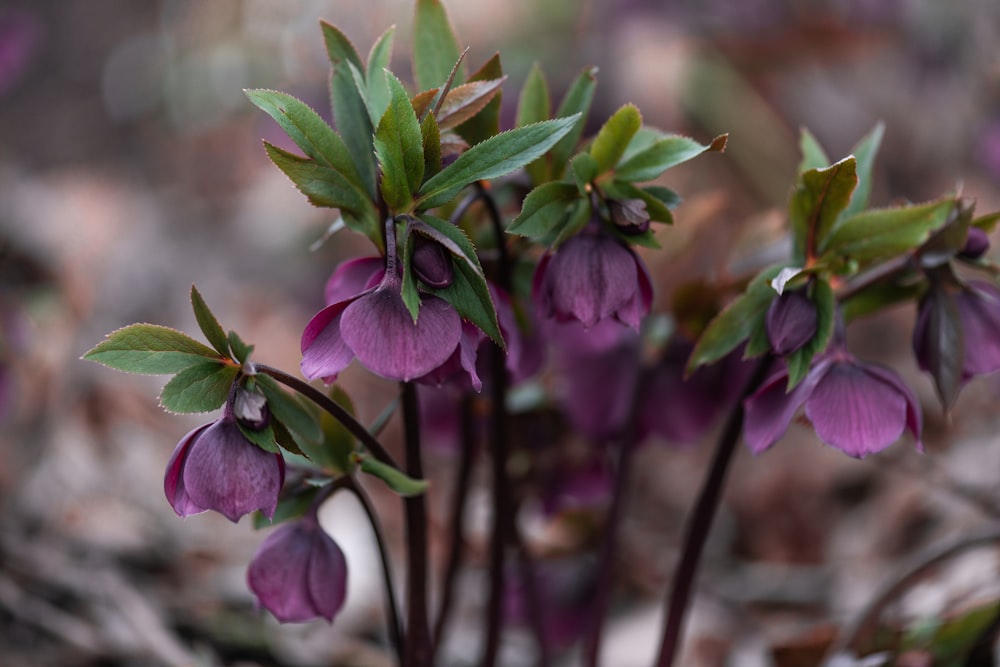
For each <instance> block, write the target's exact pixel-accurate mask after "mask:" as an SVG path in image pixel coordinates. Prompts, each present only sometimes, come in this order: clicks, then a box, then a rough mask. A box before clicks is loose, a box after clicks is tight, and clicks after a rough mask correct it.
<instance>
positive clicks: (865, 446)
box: [743, 347, 922, 458]
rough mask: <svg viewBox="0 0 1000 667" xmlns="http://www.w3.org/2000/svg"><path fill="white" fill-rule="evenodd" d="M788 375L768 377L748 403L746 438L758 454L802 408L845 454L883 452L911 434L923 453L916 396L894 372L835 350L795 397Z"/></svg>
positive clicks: (827, 440)
mask: <svg viewBox="0 0 1000 667" xmlns="http://www.w3.org/2000/svg"><path fill="white" fill-rule="evenodd" d="M787 382H788V371H787V370H781V371H779V372H777V373H775V374H773V375H772V376H771V377H770V378H768V379H767V380H766V381H765V382H764V384H763V385H761V387H760V389H758V390H757V391H756V392H755V393H754V394H753V395H751V396H750V397H749V398H747V399H746V401H745V402H744V408H745V409H746V415H745V421H744V424H743V437H744V439H745V440H746V442H747V445H748V446H749V447H750V450H751V451H753V453H755V454H759V453H760V452H763V451H764V450H766V449H768V448H769V447H770V446H771V445H773V444H774V443H775V442H777V441H778V440H779V439H780V438H781V436H782V435H784V433H785V431H786V430H787V429H788V425H789V424H790V423H791V421H792V418H793V417H794V416H795V413H796V412H798V409H799V408H800V407H802V406H803V405H805V413H806V417H808V418H809V421H811V422H812V425H813V428H814V429H815V430H816V435H818V436H819V437H820V439H821V440H822V441H823V442H825V443H826V444H828V445H831V446H833V447H836V448H837V449H839V450H841V451H842V452H844V453H845V454H847V455H849V456H853V457H856V458H862V457H864V456H867V455H868V454H873V453H875V452H878V451H881V450H883V449H885V448H886V447H888V446H889V445H891V444H892V443H893V442H895V441H896V440H898V439H899V437H900V436H901V435H902V434H903V431H904V430H905V429H909V430H910V432H911V433H913V436H914V438H916V440H917V443H916V444H917V448H918V449H922V445H921V443H920V432H921V428H922V417H921V413H920V405H919V403H917V399H916V396H914V394H913V392H912V391H911V390H910V388H909V387H907V386H906V384H905V383H904V382H903V380H902V379H901V378H900V377H899V376H898V375H897V374H896V373H895V372H893V371H892V370H890V369H888V368H886V367H884V366H880V365H877V364H866V363H863V362H861V361H859V360H858V359H857V358H855V357H854V356H853V355H851V354H850V353H848V352H847V351H846V350H845V349H844V348H843V347H836V348H835V349H833V350H831V351H830V352H827V353H825V354H823V355H822V356H821V357H818V358H817V360H816V361H815V362H814V365H813V367H812V368H811V369H810V370H809V373H808V374H807V375H806V377H805V379H804V380H802V382H800V383H799V384H798V386H796V387H795V388H794V389H793V390H792V391H791V392H787V393H786V391H785V389H786V385H787Z"/></svg>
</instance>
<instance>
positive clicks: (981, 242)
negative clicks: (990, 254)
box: [959, 227, 990, 259]
mask: <svg viewBox="0 0 1000 667" xmlns="http://www.w3.org/2000/svg"><path fill="white" fill-rule="evenodd" d="M989 248H990V237H989V236H988V235H987V234H986V232H985V231H983V230H982V229H980V228H979V227H969V235H968V236H967V237H966V238H965V247H964V248H962V251H961V252H960V253H959V255H961V256H962V257H965V258H966V259H979V258H980V257H982V256H983V255H984V254H985V253H986V251H987V250H989Z"/></svg>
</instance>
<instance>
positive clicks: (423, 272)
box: [411, 234, 455, 289]
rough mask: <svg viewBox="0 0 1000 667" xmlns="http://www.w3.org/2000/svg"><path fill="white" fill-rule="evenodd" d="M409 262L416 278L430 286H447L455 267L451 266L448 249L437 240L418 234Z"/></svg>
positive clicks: (452, 276)
mask: <svg viewBox="0 0 1000 667" xmlns="http://www.w3.org/2000/svg"><path fill="white" fill-rule="evenodd" d="M411 262H412V266H413V272H414V273H415V274H416V276H417V278H419V279H420V280H422V281H423V282H424V283H426V284H427V285H428V286H430V287H434V288H436V289H441V288H443V287H447V286H448V285H450V284H451V281H452V280H454V278H455V267H454V266H452V263H451V256H450V254H449V253H448V251H447V250H445V249H444V246H442V245H441V244H440V243H438V242H437V241H431V240H430V239H427V238H425V237H423V236H421V235H420V234H417V235H416V238H415V239H414V243H413V257H412V259H411Z"/></svg>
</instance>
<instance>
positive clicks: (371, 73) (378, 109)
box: [365, 26, 396, 118]
mask: <svg viewBox="0 0 1000 667" xmlns="http://www.w3.org/2000/svg"><path fill="white" fill-rule="evenodd" d="M395 34H396V26H392V27H390V28H389V29H388V30H386V31H385V32H384V33H382V35H381V36H380V37H379V38H378V39H377V40H376V41H375V44H374V45H372V50H371V51H370V52H369V53H368V66H367V68H366V70H365V82H366V83H367V84H368V86H367V89H368V109H369V111H370V115H371V117H373V118H381V117H382V114H384V113H385V110H386V108H388V106H389V100H390V99H392V94H391V93H390V92H389V85H388V83H387V82H386V78H385V71H384V70H386V69H388V67H389V65H390V62H391V60H392V42H393V37H394V36H395Z"/></svg>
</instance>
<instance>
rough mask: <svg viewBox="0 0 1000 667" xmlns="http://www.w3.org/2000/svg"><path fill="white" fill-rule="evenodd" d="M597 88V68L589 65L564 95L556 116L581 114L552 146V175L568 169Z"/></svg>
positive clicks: (554, 176) (559, 175)
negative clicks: (567, 166) (567, 165)
mask: <svg viewBox="0 0 1000 667" xmlns="http://www.w3.org/2000/svg"><path fill="white" fill-rule="evenodd" d="M596 88H597V68H596V67H587V68H586V69H584V70H583V71H582V72H580V74H578V75H577V77H576V78H575V79H573V83H571V84H570V87H569V90H567V91H566V95H565V96H564V97H563V99H562V102H561V103H560V104H559V108H558V109H556V115H555V117H556V118H567V117H569V116H575V115H576V114H579V117H578V120H577V121H576V123H575V124H574V125H573V127H572V129H571V130H570V131H569V132H567V133H566V136H564V137H563V138H562V139H560V140H559V141H558V143H556V145H555V146H553V147H552V151H551V156H552V163H551V171H552V173H551V176H552V177H553V178H559V177H561V176H562V175H563V172H564V171H565V170H566V164H567V163H568V162H569V158H570V156H571V155H572V154H573V151H575V150H576V147H577V144H578V143H579V142H580V137H581V136H582V135H583V128H584V125H585V124H586V122H587V116H588V115H589V114H590V105H591V103H593V101H594V90H595V89H596Z"/></svg>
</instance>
